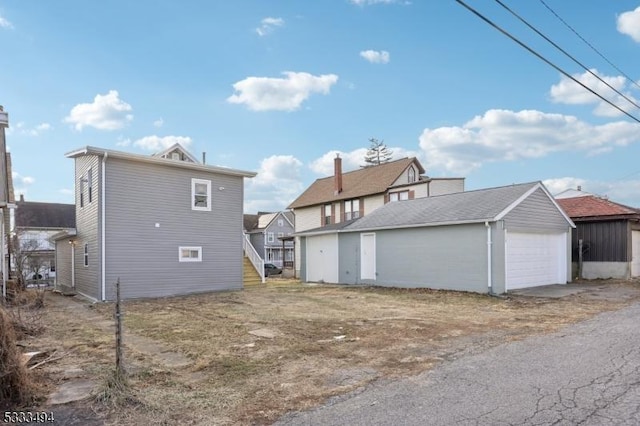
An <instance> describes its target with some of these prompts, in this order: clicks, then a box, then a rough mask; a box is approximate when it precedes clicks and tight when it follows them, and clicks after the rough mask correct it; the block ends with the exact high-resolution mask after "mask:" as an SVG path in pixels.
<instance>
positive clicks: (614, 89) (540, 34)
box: [494, 0, 640, 109]
mask: <svg viewBox="0 0 640 426" xmlns="http://www.w3.org/2000/svg"><path fill="white" fill-rule="evenodd" d="M494 1H495V2H496V3H498V4H499V5H500V6H502V7H503V8H504V9H506V10H507V11H508V12H509V13H511V14H512V15H513V16H515V17H516V18H518V19H519V20H520V22H522V23H523V24H525V25H526V26H527V27H529V28H530V29H531V30H533V31H535V33H536V34H538V35H539V36H540V37H542V38H544V39H545V40H546V41H548V42H549V43H550V44H551V45H552V46H553V47H555V48H556V49H558V50H559V51H560V52H562V53H564V54H565V55H566V56H567V57H569V58H570V59H571V60H572V61H573V62H575V63H576V64H578V65H580V66H581V67H582V69H584V70H585V71H587V72H588V73H589V74H591V75H592V76H594V77H595V78H597V79H598V80H600V82H602V83H604V84H605V85H606V86H607V87H608V88H609V89H611V90H613V91H614V92H616V93H617V94H618V95H620V96H622V97H623V98H624V99H626V100H627V101H628V102H629V103H630V104H632V105H633V106H635V107H636V108H638V109H640V105H638V104H637V103H636V102H635V101H634V100H632V99H629V98H628V97H627V96H626V95H625V94H623V93H622V92H620V91H619V90H618V89H616V88H615V87H613V86H612V85H610V84H609V83H607V82H606V81H605V80H603V79H602V78H601V77H600V76H599V75H598V74H596V73H594V72H593V71H591V70H590V69H589V68H588V67H587V66H586V65H584V64H583V63H582V62H580V61H578V60H577V59H576V58H574V57H573V56H572V55H571V54H569V52H567V51H566V50H564V49H563V48H562V47H560V46H558V45H557V44H556V43H554V42H553V40H551V39H550V38H549V37H547V36H546V35H544V34H542V33H541V32H540V31H538V29H537V28H535V27H534V26H533V25H531V24H530V23H529V22H527V20H526V19H524V18H523V17H521V16H520V15H518V14H517V13H516V12H514V11H513V10H511V9H510V8H509V6H507V5H505V4H504V3H503V2H501V1H500V0H494Z"/></svg>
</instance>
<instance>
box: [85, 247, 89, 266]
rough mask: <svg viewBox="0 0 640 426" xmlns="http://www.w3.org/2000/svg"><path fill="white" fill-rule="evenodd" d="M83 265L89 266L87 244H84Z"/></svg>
mask: <svg viewBox="0 0 640 426" xmlns="http://www.w3.org/2000/svg"><path fill="white" fill-rule="evenodd" d="M84 266H89V244H85V245H84Z"/></svg>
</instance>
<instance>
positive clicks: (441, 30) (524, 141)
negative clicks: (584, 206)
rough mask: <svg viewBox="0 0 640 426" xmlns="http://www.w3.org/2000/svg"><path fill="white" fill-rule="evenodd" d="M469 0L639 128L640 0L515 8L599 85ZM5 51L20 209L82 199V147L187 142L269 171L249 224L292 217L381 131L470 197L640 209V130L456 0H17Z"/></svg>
mask: <svg viewBox="0 0 640 426" xmlns="http://www.w3.org/2000/svg"><path fill="white" fill-rule="evenodd" d="M465 1H466V3H467V4H468V5H469V6H471V7H473V8H476V9H477V10H478V11H479V12H480V13H482V14H483V15H485V16H486V17H487V18H489V19H491V20H492V21H494V22H495V23H496V24H498V25H500V26H502V27H503V28H504V29H505V30H506V31H509V32H510V33H512V34H513V35H514V36H515V37H517V38H519V39H520V40H522V42H524V43H525V44H527V45H529V46H530V47H531V48H532V49H534V50H536V51H537V52H539V53H540V54H542V55H543V56H545V57H546V58H548V59H549V60H550V61H551V62H553V63H554V64H556V65H557V66H559V67H560V68H562V69H563V70H565V71H566V72H567V73H569V74H570V75H572V76H574V78H576V79H577V80H579V81H582V82H583V83H584V84H585V85H587V86H588V87H591V88H592V89H593V90H595V91H596V92H598V93H600V94H602V95H603V96H604V97H605V98H607V99H609V100H610V101H612V102H613V103H615V104H616V105H618V106H619V107H620V108H622V109H623V110H625V111H627V112H628V113H629V114H631V115H632V116H634V117H637V118H638V117H640V108H638V107H636V106H634V105H632V104H631V103H630V102H629V101H628V100H631V101H632V102H634V103H636V104H640V87H639V86H638V84H640V71H639V70H640V2H639V1H637V0H636V1H627V0H617V1H615V2H614V1H610V0H590V1H588V2H585V1H579V0H544V1H541V0H530V1H527V2H522V1H514V0H503V3H504V4H505V5H507V6H509V7H511V8H512V10H513V11H514V12H516V13H518V14H519V15H520V16H522V17H523V18H525V19H526V20H527V22H529V23H530V24H531V25H533V26H534V27H536V28H537V29H538V30H539V31H541V32H542V33H543V34H545V35H546V36H547V37H548V38H550V39H551V40H553V41H554V42H555V43H556V44H558V45H559V46H561V47H562V48H563V49H564V50H566V51H567V52H569V53H570V54H571V55H572V56H574V57H575V58H576V59H578V60H579V61H580V62H581V63H582V64H583V65H586V66H587V68H589V69H590V70H591V73H593V74H591V73H588V72H587V71H585V70H584V69H583V68H581V67H580V66H579V65H577V64H576V63H575V62H573V61H571V60H570V59H568V58H567V57H566V56H564V55H563V54H562V53H560V52H559V51H557V50H556V49H555V48H553V47H552V46H551V45H550V44H548V43H547V42H545V41H544V40H543V39H542V38H541V37H539V36H538V35H536V34H535V33H534V32H532V31H531V30H530V29H528V28H527V27H525V26H524V25H523V24H522V23H521V22H520V21H518V20H517V19H516V18H515V17H514V16H513V15H511V14H510V13H509V12H508V11H506V10H505V9H504V8H503V7H501V6H500V5H499V4H498V3H497V2H495V1H489V0H482V1H480V0H465ZM545 4H546V6H548V7H549V8H551V9H552V10H553V11H555V13H556V14H557V15H558V16H560V17H561V18H562V19H564V21H565V22H566V23H567V24H569V25H570V26H571V27H572V28H573V29H574V30H575V31H576V32H577V33H578V34H579V35H580V36H582V37H583V38H584V39H585V40H587V41H588V42H589V43H590V44H591V45H592V46H594V47H595V48H596V49H597V50H598V51H599V52H600V54H602V55H603V56H604V57H605V58H606V60H605V59H604V58H603V57H602V56H600V55H599V54H598V53H596V52H595V51H594V50H592V49H591V48H590V47H589V46H588V45H587V44H586V43H584V42H583V41H581V40H580V38H578V36H576V34H575V33H574V32H572V31H571V30H570V29H569V28H568V27H567V26H565V24H563V23H562V21H560V20H559V19H558V18H557V17H556V16H554V15H553V14H552V13H551V12H550V10H549V8H547V7H546V6H545ZM0 39H1V40H2V47H3V49H2V54H1V55H0V69H1V70H2V73H1V77H0V104H2V105H4V107H5V110H6V111H7V112H8V113H9V119H10V129H9V131H8V133H7V144H8V146H9V149H10V151H11V153H12V156H13V165H14V180H15V188H16V191H17V193H24V194H25V197H26V199H27V200H31V201H52V202H67V203H73V202H74V199H73V195H72V194H73V193H72V189H73V184H74V182H73V160H70V159H67V158H65V157H64V154H65V153H66V152H68V151H71V150H73V149H76V148H79V147H81V146H84V145H93V146H99V147H104V148H110V149H118V150H123V151H130V152H136V153H148V154H151V153H153V152H154V151H159V150H161V149H163V148H164V147H165V146H168V145H171V144H173V143H175V142H181V143H183V144H184V145H185V146H186V147H187V149H188V150H189V151H191V152H192V153H193V154H194V155H196V156H197V157H200V156H201V155H202V152H206V153H207V163H208V164H215V165H222V166H227V167H232V168H237V169H242V170H250V171H256V172H258V176H257V177H256V178H254V179H249V180H247V182H246V191H245V195H246V197H245V198H246V199H245V211H246V212H255V211H257V210H281V209H284V208H285V207H286V206H287V205H288V203H289V202H291V201H292V200H293V199H294V198H296V197H297V196H298V195H299V194H300V193H301V192H302V191H303V190H304V189H305V188H306V187H307V186H308V185H309V184H310V183H311V182H312V181H313V180H315V179H317V178H318V177H323V176H327V175H330V174H331V173H332V162H333V160H332V159H333V157H335V154H336V152H339V153H340V154H341V156H342V157H343V159H344V160H343V165H344V168H345V169H346V170H349V169H354V168H357V167H358V166H359V165H360V164H362V163H363V160H362V158H363V155H364V152H365V150H366V148H367V147H368V145H369V142H368V139H369V138H371V137H375V138H377V139H380V140H384V142H385V143H386V144H387V146H388V147H389V148H391V149H392V150H393V151H394V156H395V157H396V158H400V157H404V156H417V157H418V158H419V159H420V161H421V162H422V164H423V165H424V166H425V168H426V169H427V174H428V175H429V176H432V177H444V176H463V177H466V188H467V189H477V188H484V187H491V186H499V185H506V184H511V183H520V182H528V181H535V180H542V181H543V182H545V184H546V185H547V186H548V187H549V189H550V190H551V192H552V193H557V192H560V191H562V190H563V189H566V188H569V187H576V186H577V185H581V186H582V188H583V190H585V191H589V192H592V193H596V194H600V195H606V196H608V197H610V198H611V199H612V200H614V201H618V202H622V203H626V204H630V205H633V206H636V207H640V161H639V160H638V159H640V124H639V123H638V122H637V121H634V120H633V119H632V118H630V117H628V116H626V115H623V114H622V113H621V112H620V111H618V110H615V109H614V108H613V107H611V106H609V105H608V104H605V103H604V102H602V101H601V100H600V99H599V98H597V97H596V96H594V95H593V94H591V93H589V92H587V91H586V90H585V89H584V88H582V87H581V86H579V85H578V84H576V83H575V82H573V81H572V80H570V79H568V78H566V77H565V76H563V75H562V74H561V73H560V72H559V71H557V70H556V69H554V68H552V67H551V66H549V65H547V64H545V63H544V62H542V61H541V60H540V59H538V58H536V57H535V56H534V55H532V54H531V53H529V52H527V51H526V50H525V49H523V48H522V47H521V46H518V45H517V44H516V43H514V42H513V41H512V40H510V39H508V38H507V37H505V36H504V35H503V34H501V33H499V32H498V31H496V30H495V29H494V28H492V27H490V26H489V25H487V24H486V23H485V22H483V21H482V20H481V19H479V18H478V17H477V16H475V15H474V14H472V13H471V12H469V11H468V10H467V9H465V8H464V7H462V6H461V5H460V4H459V3H458V2H456V1H454V0H439V1H417V0H414V1H403V0H397V1H394V0H323V1H313V2H312V1H300V0H298V1H293V0H288V1H277V0H274V1H268V2H267V1H263V0H255V1H243V0H238V1H188V0H185V1H182V2H175V1H171V2H169V1H163V0H154V1H150V0H137V1H120V0H112V1H108V2H87V1H81V0H62V1H58V2H49V1H37V0H19V1H18V0H13V1H11V0H4V1H0ZM609 62H611V63H612V64H613V65H614V66H612V65H610V64H609ZM594 74H595V75H597V76H599V77H600V78H601V79H602V80H603V81H605V82H607V83H608V84H609V85H610V86H611V87H614V88H615V89H616V90H617V91H618V92H619V93H621V94H623V95H624V96H625V97H626V98H627V99H628V100H627V99H624V98H623V97H622V96H620V94H618V93H616V92H614V91H612V90H611V89H610V88H609V87H607V86H606V85H605V84H604V83H602V81H600V80H598V79H597V78H596V77H594ZM625 75H626V76H628V77H629V78H630V80H629V79H627V77H625ZM133 184H135V183H133Z"/></svg>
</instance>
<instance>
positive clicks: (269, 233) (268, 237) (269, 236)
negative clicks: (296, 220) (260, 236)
mask: <svg viewBox="0 0 640 426" xmlns="http://www.w3.org/2000/svg"><path fill="white" fill-rule="evenodd" d="M274 241H275V239H274V235H273V232H267V242H268V243H272V242H274Z"/></svg>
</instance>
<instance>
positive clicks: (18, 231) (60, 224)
mask: <svg viewBox="0 0 640 426" xmlns="http://www.w3.org/2000/svg"><path fill="white" fill-rule="evenodd" d="M14 223H15V225H14V230H13V233H14V235H13V238H15V240H14V241H15V242H14V244H13V245H12V246H13V249H14V250H16V249H17V250H19V253H18V255H19V257H20V258H21V259H20V260H21V261H22V262H23V263H24V264H23V265H22V266H21V268H20V269H21V270H22V273H23V274H24V275H25V277H27V278H29V277H35V276H36V275H35V274H40V275H42V277H43V278H45V279H46V278H54V277H55V271H56V268H55V248H56V247H55V242H54V241H53V240H52V237H53V236H54V235H56V234H57V233H59V232H62V231H70V230H72V229H74V228H75V227H76V206H75V205H73V204H58V203H39V202H33V201H25V200H24V196H23V195H20V200H19V201H18V202H17V203H16V210H15V215H14ZM15 259H16V253H14V260H15ZM14 263H15V262H14Z"/></svg>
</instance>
